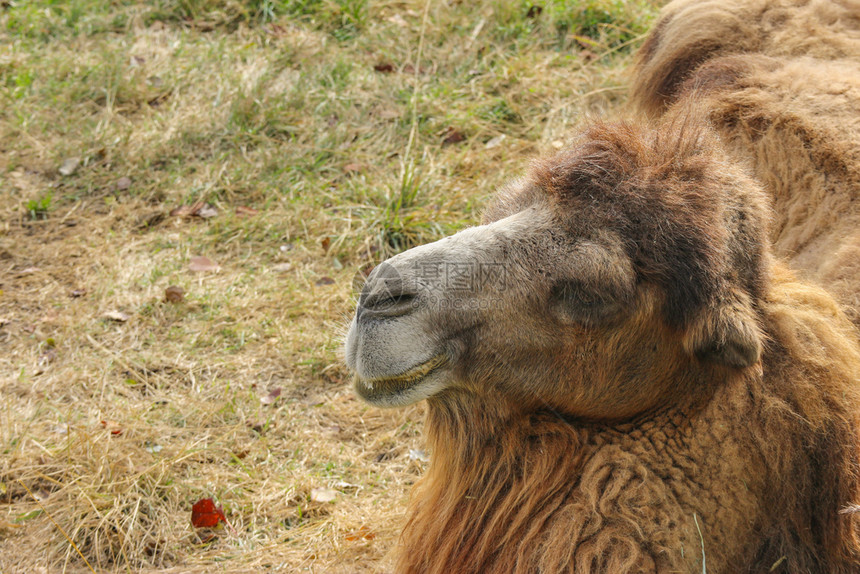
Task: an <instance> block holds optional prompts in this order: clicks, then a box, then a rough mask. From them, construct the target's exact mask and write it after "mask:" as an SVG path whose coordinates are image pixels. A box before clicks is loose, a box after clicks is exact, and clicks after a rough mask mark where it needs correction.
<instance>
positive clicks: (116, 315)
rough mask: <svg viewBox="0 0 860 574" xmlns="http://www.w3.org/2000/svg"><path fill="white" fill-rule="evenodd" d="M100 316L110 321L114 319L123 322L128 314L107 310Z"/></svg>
mask: <svg viewBox="0 0 860 574" xmlns="http://www.w3.org/2000/svg"><path fill="white" fill-rule="evenodd" d="M102 317H103V318H104V319H108V320H110V321H116V322H117V323H125V322H126V321H128V319H129V317H128V315H127V314H125V313H123V312H121V311H108V312H107V313H105V314H104V315H102Z"/></svg>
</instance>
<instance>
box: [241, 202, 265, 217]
mask: <svg viewBox="0 0 860 574" xmlns="http://www.w3.org/2000/svg"><path fill="white" fill-rule="evenodd" d="M258 213H260V211H259V210H258V209H254V208H253V207H248V206H247V205H240V206H239V207H237V208H236V215H247V216H250V215H257V214H258Z"/></svg>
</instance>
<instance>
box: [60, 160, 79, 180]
mask: <svg viewBox="0 0 860 574" xmlns="http://www.w3.org/2000/svg"><path fill="white" fill-rule="evenodd" d="M79 165H81V158H79V157H70V158H67V159H64V160H63V163H62V164H61V165H60V169H59V171H60V175H65V176H70V175H72V174H73V173H75V172H76V171H78V166H79Z"/></svg>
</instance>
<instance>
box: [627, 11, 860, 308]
mask: <svg viewBox="0 0 860 574" xmlns="http://www.w3.org/2000/svg"><path fill="white" fill-rule="evenodd" d="M783 4H785V3H783ZM753 6H756V7H757V8H756V9H755V10H753ZM777 13H779V14H782V15H783V16H782V17H780V18H776V17H775V16H774V14H777ZM741 22H742V23H743V26H741V24H740V23H741ZM682 23H683V26H682ZM739 26H740V27H739ZM803 26H805V27H807V28H808V29H809V30H811V32H810V34H811V37H812V39H814V40H815V42H814V43H812V44H810V43H809V42H807V40H808V39H809V37H810V36H809V34H806V33H800V32H799V30H800V29H801V28H802V27H803ZM738 27H739V28H738ZM736 28H737V30H738V33H741V32H742V33H743V37H744V39H743V41H738V42H734V38H735V36H733V35H732V34H730V33H729V29H736ZM777 40H779V41H777ZM692 45H696V46H709V47H712V48H713V49H710V48H709V49H708V50H700V51H697V50H695V49H692V48H691V46H692ZM715 46H716V47H715ZM729 51H735V52H743V51H748V52H756V51H760V52H762V53H768V54H775V53H784V54H790V57H770V56H765V55H763V54H761V53H748V54H736V55H732V56H719V54H722V53H726V52H729ZM801 53H808V54H810V55H813V56H818V57H819V58H822V57H823V58H837V57H843V59H841V60H839V59H834V60H827V59H816V58H811V57H808V56H799V55H798V54H801ZM680 70H683V72H681V71H680ZM634 85H635V87H634V93H633V95H634V100H635V102H636V103H637V104H638V105H639V106H640V107H641V108H643V109H646V110H650V111H658V110H661V109H664V106H665V105H666V104H667V103H671V102H677V103H676V104H675V105H687V104H685V103H684V102H683V100H685V99H687V100H695V101H697V102H698V103H699V104H700V106H701V108H702V109H704V110H706V114H707V115H708V117H709V118H710V120H711V122H712V123H713V125H714V126H715V127H716V128H717V130H718V131H719V133H720V135H721V136H722V139H723V142H724V144H725V145H726V147H727V149H728V151H729V152H730V153H731V154H732V155H733V156H734V158H735V160H736V161H740V162H743V163H747V164H750V165H751V166H752V168H753V169H754V171H755V175H756V176H757V178H758V179H759V180H760V181H761V182H762V183H763V184H764V185H765V189H766V190H767V191H768V192H769V193H770V194H771V196H772V197H773V200H774V209H775V212H776V221H775V225H774V226H773V228H772V231H773V237H772V239H773V242H774V248H775V251H776V253H777V255H780V256H783V257H787V258H788V259H789V262H790V264H791V266H792V267H793V268H794V269H796V270H799V271H801V272H803V274H804V276H805V277H808V278H811V279H814V280H815V281H817V282H818V283H819V284H821V285H823V286H824V287H826V288H827V289H828V290H830V292H831V293H832V294H834V295H835V296H836V297H837V299H838V300H839V301H840V302H841V303H842V304H843V305H845V309H846V311H847V312H848V314H849V315H850V316H851V318H852V320H853V321H854V322H855V323H856V324H858V325H860V3H858V2H854V3H848V2H841V3H839V2H836V3H821V2H810V3H801V4H799V5H793V6H787V5H786V6H782V5H781V4H780V3H778V2H772V1H769V2H758V3H751V4H750V5H749V6H743V7H742V6H740V5H735V3H732V2H729V3H724V2H720V3H719V4H717V3H714V2H708V1H699V2H691V1H689V0H685V1H682V2H673V3H671V4H670V5H669V6H667V7H666V13H665V14H664V16H663V17H662V18H661V20H660V22H659V23H658V24H657V27H656V29H655V32H654V33H653V35H652V36H651V37H650V38H649V40H648V41H646V44H645V46H644V47H643V50H642V52H641V54H640V58H639V64H638V68H637V70H636V78H635V83H634Z"/></svg>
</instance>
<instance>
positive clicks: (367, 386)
mask: <svg viewBox="0 0 860 574" xmlns="http://www.w3.org/2000/svg"><path fill="white" fill-rule="evenodd" d="M446 364H448V357H447V356H446V355H445V354H439V355H436V356H434V357H432V358H430V359H429V360H427V361H424V362H423V363H420V364H418V365H416V366H414V367H412V368H411V369H409V370H407V371H404V372H402V373H400V374H398V375H394V376H391V377H378V378H374V379H365V378H362V377H361V376H359V375H358V374H356V375H355V380H354V386H355V390H356V392H357V393H358V394H359V396H360V397H361V398H362V399H364V400H365V401H367V402H369V403H372V404H380V405H383V406H384V405H391V406H397V405H401V404H408V403H409V402H413V401H412V400H408V399H407V397H406V396H405V395H408V394H410V393H409V391H411V390H413V389H414V388H415V387H416V386H417V385H418V384H419V383H421V381H423V380H425V379H426V378H427V377H429V376H430V375H432V374H433V373H435V372H436V371H438V370H440V369H441V368H442V367H444V366H445V365H446ZM404 399H407V400H404Z"/></svg>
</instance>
